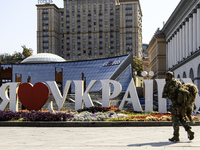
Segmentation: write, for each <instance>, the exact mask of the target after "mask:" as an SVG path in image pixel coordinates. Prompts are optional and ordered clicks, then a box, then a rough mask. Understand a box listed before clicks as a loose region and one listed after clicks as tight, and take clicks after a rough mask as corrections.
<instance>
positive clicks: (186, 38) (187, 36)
mask: <svg viewBox="0 0 200 150" xmlns="http://www.w3.org/2000/svg"><path fill="white" fill-rule="evenodd" d="M185 33H186V35H185V42H186V45H185V48H186V49H185V54H186V55H185V58H187V56H188V55H189V19H188V18H186V22H185Z"/></svg>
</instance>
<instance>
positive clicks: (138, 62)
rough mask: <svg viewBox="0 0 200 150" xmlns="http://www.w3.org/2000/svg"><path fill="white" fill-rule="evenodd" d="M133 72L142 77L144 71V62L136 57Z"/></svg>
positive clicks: (134, 57)
mask: <svg viewBox="0 0 200 150" xmlns="http://www.w3.org/2000/svg"><path fill="white" fill-rule="evenodd" d="M133 71H137V75H138V76H141V73H142V71H143V61H142V60H141V59H139V58H137V57H136V56H133Z"/></svg>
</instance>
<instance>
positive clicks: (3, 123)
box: [0, 121, 200, 127]
mask: <svg viewBox="0 0 200 150" xmlns="http://www.w3.org/2000/svg"><path fill="white" fill-rule="evenodd" d="M190 125H191V126H200V121H197V122H195V124H190ZM151 126H172V122H171V121H160V122H158V121H148V122H144V121H138V122H134V121H113V122H105V121H101V122H100V121H99V122H97V121H95V122H75V121H73V122H67V121H48V122H45V121H24V122H23V121H22V122H21V121H0V127H151Z"/></svg>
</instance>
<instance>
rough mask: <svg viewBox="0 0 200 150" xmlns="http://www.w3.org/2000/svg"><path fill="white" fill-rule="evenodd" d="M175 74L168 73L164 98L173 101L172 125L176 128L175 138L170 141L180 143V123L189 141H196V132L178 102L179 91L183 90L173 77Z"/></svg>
mask: <svg viewBox="0 0 200 150" xmlns="http://www.w3.org/2000/svg"><path fill="white" fill-rule="evenodd" d="M173 76H174V75H173V73H172V72H170V71H168V72H166V84H165V86H164V89H163V98H167V97H168V98H169V99H170V100H171V101H172V125H173V128H174V134H173V135H174V136H173V137H172V138H170V139H169V141H175V142H176V141H180V139H179V121H180V122H181V124H182V125H183V127H184V128H185V131H187V133H188V138H189V140H192V139H194V132H192V131H191V127H190V126H189V125H188V123H187V122H186V115H185V114H183V113H182V106H183V105H182V104H181V103H180V102H178V99H179V100H180V98H178V97H179V94H178V93H179V90H180V89H181V88H182V83H181V82H180V81H178V80H176V79H174V77H173Z"/></svg>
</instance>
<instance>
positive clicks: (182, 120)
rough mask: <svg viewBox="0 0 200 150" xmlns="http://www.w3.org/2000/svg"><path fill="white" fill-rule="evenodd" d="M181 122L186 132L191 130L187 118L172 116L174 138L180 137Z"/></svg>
mask: <svg viewBox="0 0 200 150" xmlns="http://www.w3.org/2000/svg"><path fill="white" fill-rule="evenodd" d="M179 121H180V123H181V124H182V125H183V127H184V128H185V131H188V130H189V129H191V127H190V126H189V124H188V123H187V122H186V117H185V116H182V115H173V114H172V125H173V128H174V136H179Z"/></svg>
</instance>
